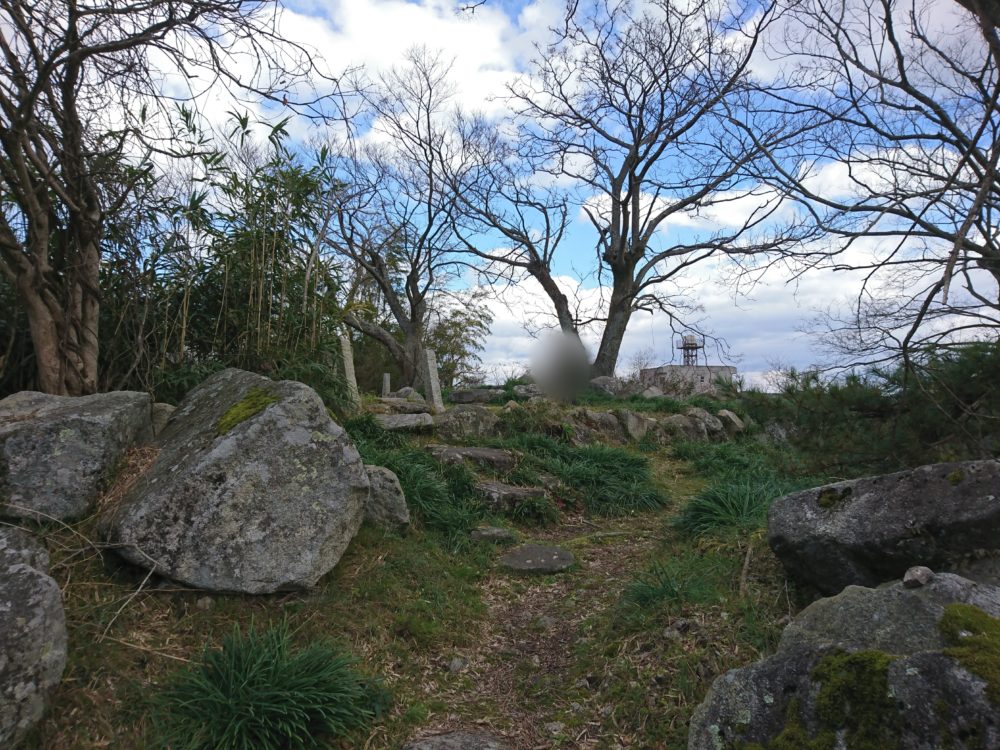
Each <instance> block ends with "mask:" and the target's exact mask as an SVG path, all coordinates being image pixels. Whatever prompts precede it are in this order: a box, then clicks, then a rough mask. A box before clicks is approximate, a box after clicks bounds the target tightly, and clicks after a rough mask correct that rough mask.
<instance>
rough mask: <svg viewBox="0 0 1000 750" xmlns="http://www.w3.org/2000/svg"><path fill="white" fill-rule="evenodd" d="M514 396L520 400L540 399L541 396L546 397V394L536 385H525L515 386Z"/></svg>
mask: <svg viewBox="0 0 1000 750" xmlns="http://www.w3.org/2000/svg"><path fill="white" fill-rule="evenodd" d="M514 395H515V396H517V397H518V398H525V399H527V398H538V397H539V396H543V397H544V396H545V393H544V392H543V391H542V389H541V388H539V387H538V386H537V385H535V384H534V383H525V384H522V385H515V386H514Z"/></svg>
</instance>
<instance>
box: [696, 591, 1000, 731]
mask: <svg viewBox="0 0 1000 750" xmlns="http://www.w3.org/2000/svg"><path fill="white" fill-rule="evenodd" d="M998 617H1000V589H997V588H995V587H991V586H984V585H980V584H976V583H973V582H971V581H967V580H965V579H963V578H960V577H958V576H955V575H951V574H937V575H935V576H933V578H932V579H931V580H930V581H929V582H928V584H927V585H925V586H923V587H921V588H915V589H909V588H906V587H904V586H903V585H902V584H901V583H899V582H897V583H894V584H890V585H886V586H883V587H881V588H878V589H868V588H863V587H858V586H851V587H848V588H847V589H845V590H844V591H843V592H842V593H841V594H839V595H838V596H835V597H832V598H829V599H822V600H820V601H818V602H815V603H814V604H812V605H811V606H809V607H807V608H806V609H805V610H804V611H803V612H802V613H801V614H800V615H799V617H798V618H796V619H795V620H794V621H793V622H792V623H791V624H790V625H789V626H788V627H787V628H786V629H785V632H784V634H783V635H782V638H781V642H780V644H779V646H778V651H777V653H775V654H774V655H773V656H770V657H768V658H766V659H763V660H761V661H759V662H756V663H755V664H752V665H750V666H748V667H744V668H742V669H736V670H733V671H731V672H728V673H727V674H725V675H723V676H722V677H720V678H718V679H717V680H716V681H715V683H714V684H713V685H712V688H711V689H710V690H709V693H708V695H707V696H706V698H705V701H704V702H703V703H702V704H701V706H699V707H698V709H697V710H696V711H695V713H694V715H693V717H692V719H691V729H690V732H689V735H688V748H689V750H730V748H749V747H783V748H785V747H787V748H806V747H815V748H820V747H824V748H825V747H829V748H834V747H846V748H851V747H866V748H869V747H870V748H893V749H894V750H928V749H929V748H938V747H949V748H954V750H974V748H985V747H1000V619H997V618H998Z"/></svg>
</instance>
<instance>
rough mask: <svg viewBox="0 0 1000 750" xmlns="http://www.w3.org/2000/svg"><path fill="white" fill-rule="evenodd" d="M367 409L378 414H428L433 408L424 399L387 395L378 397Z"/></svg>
mask: <svg viewBox="0 0 1000 750" xmlns="http://www.w3.org/2000/svg"><path fill="white" fill-rule="evenodd" d="M368 409H369V411H372V412H376V413H378V414H429V413H430V412H432V411H433V410H434V408H433V407H432V406H431V405H430V404H428V403H427V402H426V401H414V400H411V399H408V398H389V397H384V398H380V399H378V400H377V401H375V402H374V403H373V404H372V405H371V406H369V407H368Z"/></svg>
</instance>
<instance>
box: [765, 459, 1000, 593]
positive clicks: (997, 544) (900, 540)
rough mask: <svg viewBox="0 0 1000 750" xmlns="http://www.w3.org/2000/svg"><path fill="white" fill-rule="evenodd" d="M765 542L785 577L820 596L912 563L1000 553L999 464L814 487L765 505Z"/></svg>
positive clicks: (941, 565)
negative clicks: (781, 567) (808, 587)
mask: <svg viewBox="0 0 1000 750" xmlns="http://www.w3.org/2000/svg"><path fill="white" fill-rule="evenodd" d="M768 541H769V542H770V545H771V549H773V550H774V553H775V554H776V555H777V556H778V558H779V559H780V560H781V562H782V563H783V564H784V566H785V569H786V570H787V571H788V573H789V575H790V576H792V577H794V578H796V579H797V580H799V581H802V582H804V583H806V584H808V585H811V586H813V587H815V588H816V589H818V590H819V591H821V592H822V593H825V594H835V593H837V592H838V591H840V590H841V589H843V588H844V586H848V585H850V584H857V585H861V586H873V585H877V584H879V583H882V582H883V581H888V580H892V579H895V578H899V577H900V576H902V575H903V573H904V572H905V571H906V570H907V568H909V567H911V566H914V565H927V566H929V567H931V568H934V569H936V570H950V569H953V568H957V567H958V566H960V564H961V563H962V562H963V559H964V558H966V557H968V556H969V555H973V554H976V555H980V556H981V555H982V554H983V551H986V552H990V551H993V552H994V554H996V555H1000V461H994V460H987V461H966V462H958V463H947V464H934V465H931V466H922V467H920V468H917V469H912V470H910V471H901V472H898V473H895V474H888V475H885V476H878V477H870V478H867V479H855V480H851V481H847V482H838V483H836V484H829V485H825V486H823V487H816V488H814V489H810V490H804V491H802V492H796V493H793V494H791V495H787V496H785V497H782V498H779V499H777V500H775V501H774V504H773V505H772V506H771V510H770V515H769V521H768Z"/></svg>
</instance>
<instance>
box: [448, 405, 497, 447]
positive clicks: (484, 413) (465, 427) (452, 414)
mask: <svg viewBox="0 0 1000 750" xmlns="http://www.w3.org/2000/svg"><path fill="white" fill-rule="evenodd" d="M499 421H500V419H499V417H497V415H496V414H494V413H493V412H491V411H490V410H489V409H487V408H486V407H485V406H475V405H467V406H456V407H454V408H452V409H448V411H446V412H443V413H441V414H438V415H436V416H435V417H434V433H435V434H436V435H438V436H439V437H442V438H444V439H445V440H462V439H463V438H485V437H492V436H494V435H495V434H496V429H497V422H499Z"/></svg>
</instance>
